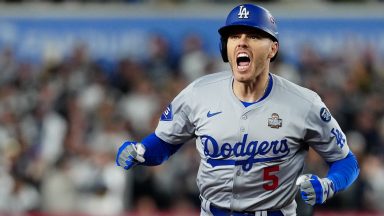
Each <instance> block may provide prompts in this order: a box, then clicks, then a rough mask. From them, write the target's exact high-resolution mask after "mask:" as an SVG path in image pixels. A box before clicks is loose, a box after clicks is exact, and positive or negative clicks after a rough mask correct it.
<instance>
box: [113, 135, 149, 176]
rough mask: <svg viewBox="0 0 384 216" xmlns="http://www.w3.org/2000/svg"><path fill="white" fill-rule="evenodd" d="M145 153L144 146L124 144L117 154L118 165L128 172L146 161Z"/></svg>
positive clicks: (128, 142)
mask: <svg viewBox="0 0 384 216" xmlns="http://www.w3.org/2000/svg"><path fill="white" fill-rule="evenodd" d="M144 153H145V147H144V145H143V144H141V143H136V142H130V141H127V142H124V143H123V145H121V146H120V148H119V151H118V152H117V155H116V164H117V166H121V167H123V168H124V169H125V170H128V169H130V168H132V167H133V166H135V165H137V164H139V163H143V162H144V161H145V159H144V157H143V156H144Z"/></svg>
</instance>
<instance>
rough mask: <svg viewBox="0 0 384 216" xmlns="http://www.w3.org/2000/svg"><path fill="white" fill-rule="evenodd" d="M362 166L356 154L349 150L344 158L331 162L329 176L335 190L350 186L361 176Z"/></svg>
mask: <svg viewBox="0 0 384 216" xmlns="http://www.w3.org/2000/svg"><path fill="white" fill-rule="evenodd" d="M359 172H360V168H359V164H358V162H357V159H356V157H355V155H354V154H353V153H352V152H349V153H348V155H347V157H345V158H344V159H341V160H338V161H335V162H332V163H329V171H328V174H327V178H329V179H330V180H331V181H332V182H333V185H334V187H335V188H334V189H335V192H337V191H342V190H344V189H346V188H347V187H349V186H350V185H351V184H352V183H353V182H354V181H355V180H356V179H357V177H358V176H359Z"/></svg>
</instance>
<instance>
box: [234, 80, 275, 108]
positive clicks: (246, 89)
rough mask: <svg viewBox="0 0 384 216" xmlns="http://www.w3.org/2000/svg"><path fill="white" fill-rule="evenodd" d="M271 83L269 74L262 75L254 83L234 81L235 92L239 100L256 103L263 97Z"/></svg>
mask: <svg viewBox="0 0 384 216" xmlns="http://www.w3.org/2000/svg"><path fill="white" fill-rule="evenodd" d="M268 82H269V73H263V74H260V75H259V76H258V77H256V78H255V79H254V80H253V81H252V82H239V81H236V80H234V81H233V92H234V94H235V95H236V97H237V98H239V100H241V101H244V102H249V103H252V102H256V101H258V100H259V99H260V98H261V97H263V95H264V93H265V90H266V89H267V86H268Z"/></svg>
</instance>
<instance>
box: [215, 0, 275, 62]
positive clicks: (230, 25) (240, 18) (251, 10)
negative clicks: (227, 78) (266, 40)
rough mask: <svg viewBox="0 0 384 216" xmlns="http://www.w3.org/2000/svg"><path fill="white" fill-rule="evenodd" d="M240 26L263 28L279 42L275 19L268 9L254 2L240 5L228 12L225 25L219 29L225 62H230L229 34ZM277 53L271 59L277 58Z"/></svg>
mask: <svg viewBox="0 0 384 216" xmlns="http://www.w3.org/2000/svg"><path fill="white" fill-rule="evenodd" d="M238 27H248V28H252V29H258V30H261V31H263V32H265V33H267V35H268V36H270V38H271V39H272V40H273V41H276V42H279V40H278V35H279V33H278V31H277V26H276V22H275V19H274V18H273V16H272V14H271V13H270V12H269V11H268V10H267V9H265V8H263V7H260V6H256V5H252V4H243V5H239V6H237V7H235V8H234V9H232V11H231V12H230V13H229V14H228V17H227V20H226V22H225V26H223V27H221V28H220V29H219V34H220V36H221V38H220V53H221V57H222V58H223V61H224V62H228V56H227V40H228V34H229V33H231V32H232V31H233V29H235V28H238ZM276 55H277V53H276ZM276 55H275V56H274V57H273V58H272V59H271V61H273V60H274V59H275V58H276Z"/></svg>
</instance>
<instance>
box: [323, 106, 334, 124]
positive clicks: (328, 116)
mask: <svg viewBox="0 0 384 216" xmlns="http://www.w3.org/2000/svg"><path fill="white" fill-rule="evenodd" d="M320 118H321V120H323V121H325V122H329V121H331V119H332V115H331V113H330V112H329V111H328V109H327V108H325V107H323V108H321V109H320Z"/></svg>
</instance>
